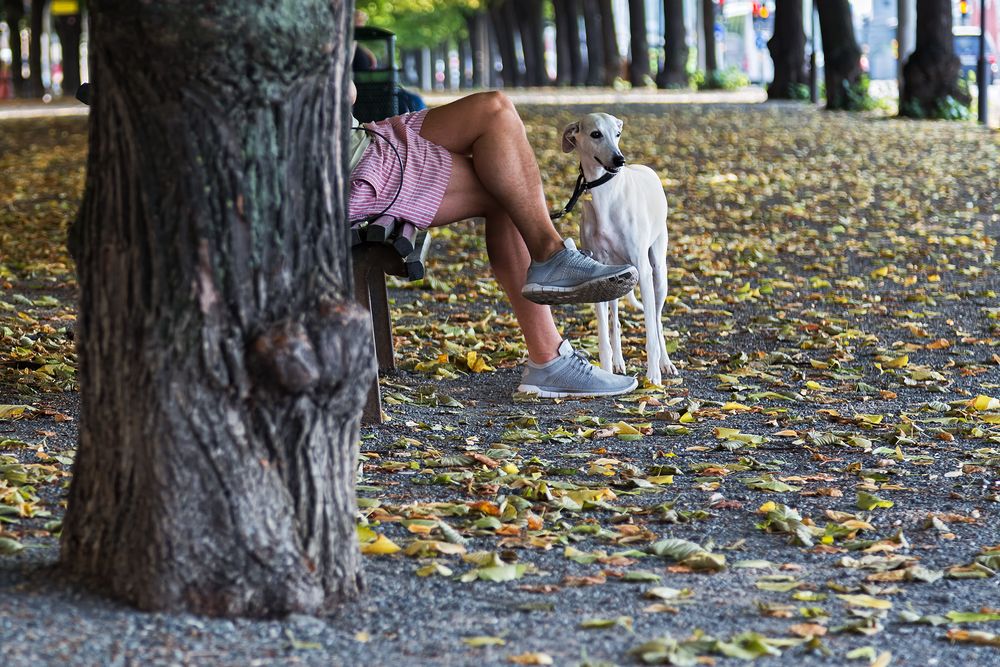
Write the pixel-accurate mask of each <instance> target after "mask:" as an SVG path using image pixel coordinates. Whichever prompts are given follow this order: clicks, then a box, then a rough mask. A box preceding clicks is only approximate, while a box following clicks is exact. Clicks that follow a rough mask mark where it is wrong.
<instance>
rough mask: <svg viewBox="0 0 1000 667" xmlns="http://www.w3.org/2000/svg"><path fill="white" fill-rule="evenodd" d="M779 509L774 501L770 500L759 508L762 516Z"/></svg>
mask: <svg viewBox="0 0 1000 667" xmlns="http://www.w3.org/2000/svg"><path fill="white" fill-rule="evenodd" d="M776 507H777V504H775V502H774V501H773V500H768V501H767V502H766V503H764V504H763V505H761V506H760V507H758V508H757V511H758V512H759V513H760V514H767V513H768V512H773V511H774V509H775V508H776Z"/></svg>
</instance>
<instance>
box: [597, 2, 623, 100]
mask: <svg viewBox="0 0 1000 667" xmlns="http://www.w3.org/2000/svg"><path fill="white" fill-rule="evenodd" d="M597 4H598V10H599V11H600V12H601V33H602V35H603V37H604V39H603V42H604V71H605V80H604V83H605V84H607V85H609V86H610V85H611V84H613V83H614V82H615V79H616V78H618V77H619V76H621V75H622V57H621V53H620V52H619V50H618V35H617V34H616V32H615V14H614V12H613V11H611V0H597Z"/></svg>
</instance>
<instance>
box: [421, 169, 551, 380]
mask: <svg viewBox="0 0 1000 667" xmlns="http://www.w3.org/2000/svg"><path fill="white" fill-rule="evenodd" d="M471 217H485V218H486V250H487V252H488V253H489V258H490V266H491V267H492V268H493V275H494V276H496V279H497V282H498V283H499V284H500V287H501V288H503V291H504V292H505V293H506V294H507V298H508V299H509V300H510V304H511V307H512V308H513V310H514V316H515V317H516V318H517V323H518V325H520V327H521V333H522V334H523V335H524V344H525V346H526V347H527V348H528V358H529V359H531V360H532V361H533V362H535V363H538V364H542V363H545V362H546V361H549V360H551V359H554V358H555V357H556V350H557V349H558V348H559V343H560V342H562V336H560V335H559V330H558V329H556V325H555V322H553V320H552V311H551V310H550V309H549V307H548V306H541V305H539V304H537V303H533V302H531V301H528V300H527V299H525V298H524V297H523V296H521V288H522V287H524V276H525V273H526V272H527V270H528V264H529V263H530V262H531V257H530V256H529V254H528V248H527V246H526V245H525V242H524V239H523V237H522V236H521V233H520V231H519V230H518V228H517V227H515V226H514V223H513V221H512V220H511V218H510V216H509V215H507V213H506V211H504V210H503V208H502V207H501V206H500V205H499V204H498V203H497V202H496V200H495V199H493V197H492V196H491V195H490V194H489V193H488V192H487V191H486V189H485V188H484V187H483V184H482V183H481V182H480V180H479V177H478V176H477V175H476V173H475V169H474V167H473V163H472V160H471V159H470V158H469V157H467V156H464V155H454V156H453V158H452V173H451V178H450V179H449V181H448V189H447V190H446V191H445V196H444V200H443V201H442V203H441V208H440V209H438V212H437V215H436V216H435V218H434V226H440V225H445V224H448V223H451V222H455V221H456V220H464V219H466V218H471Z"/></svg>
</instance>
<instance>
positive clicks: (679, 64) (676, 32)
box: [656, 0, 688, 88]
mask: <svg viewBox="0 0 1000 667" xmlns="http://www.w3.org/2000/svg"><path fill="white" fill-rule="evenodd" d="M663 20H664V25H663V67H662V68H661V69H660V71H659V72H658V73H657V74H656V85H657V86H659V87H660V88H683V87H684V86H687V85H688V75H687V61H688V45H687V30H686V29H685V27H684V0H663Z"/></svg>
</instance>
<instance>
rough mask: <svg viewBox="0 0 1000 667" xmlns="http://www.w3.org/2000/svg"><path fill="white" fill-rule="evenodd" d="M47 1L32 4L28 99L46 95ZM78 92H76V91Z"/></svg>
mask: <svg viewBox="0 0 1000 667" xmlns="http://www.w3.org/2000/svg"><path fill="white" fill-rule="evenodd" d="M45 2H46V0H32V2H31V25H30V30H31V41H30V42H29V45H28V68H29V69H30V70H31V74H30V76H29V77H28V90H27V95H28V97H41V96H42V95H44V94H45V85H44V84H43V83H42V19H43V18H44V12H45ZM74 92H76V91H74Z"/></svg>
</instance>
